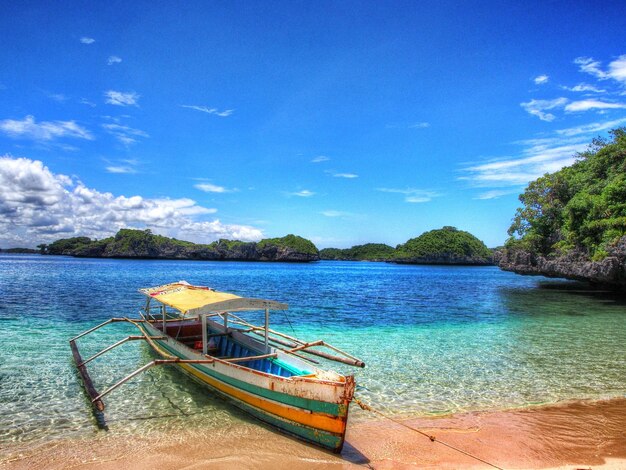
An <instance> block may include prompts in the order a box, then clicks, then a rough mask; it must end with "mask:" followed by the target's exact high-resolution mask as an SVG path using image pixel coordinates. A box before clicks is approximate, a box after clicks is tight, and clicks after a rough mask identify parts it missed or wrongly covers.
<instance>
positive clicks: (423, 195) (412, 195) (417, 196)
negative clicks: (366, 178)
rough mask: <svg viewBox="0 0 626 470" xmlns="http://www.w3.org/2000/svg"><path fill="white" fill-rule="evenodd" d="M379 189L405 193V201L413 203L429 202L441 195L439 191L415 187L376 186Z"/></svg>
mask: <svg viewBox="0 0 626 470" xmlns="http://www.w3.org/2000/svg"><path fill="white" fill-rule="evenodd" d="M376 190H377V191H382V192H384V193H398V194H404V201H405V202H411V203H419V202H428V201H431V200H432V199H433V198H434V197H437V196H439V194H438V193H436V192H434V191H429V190H426V189H415V188H407V189H395V188H376Z"/></svg>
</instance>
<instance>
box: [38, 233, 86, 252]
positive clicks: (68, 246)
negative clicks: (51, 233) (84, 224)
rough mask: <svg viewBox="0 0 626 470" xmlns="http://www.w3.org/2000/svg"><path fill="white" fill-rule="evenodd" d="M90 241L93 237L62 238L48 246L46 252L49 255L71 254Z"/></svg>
mask: <svg viewBox="0 0 626 470" xmlns="http://www.w3.org/2000/svg"><path fill="white" fill-rule="evenodd" d="M90 243H91V239H90V238H89V237H74V238H62V239H61V240H57V241H55V242H53V243H50V244H49V245H48V246H46V247H45V253H46V254H48V255H63V254H69V253H70V252H71V251H73V250H75V249H77V248H81V247H83V246H85V245H89V244H90ZM40 246H42V245H40Z"/></svg>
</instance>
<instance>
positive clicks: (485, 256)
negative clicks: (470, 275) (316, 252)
mask: <svg viewBox="0 0 626 470" xmlns="http://www.w3.org/2000/svg"><path fill="white" fill-rule="evenodd" d="M320 257H321V259H328V260H342V261H387V262H391V263H399V264H447V265H465V266H471V265H476V266H485V265H490V264H493V259H492V251H491V250H490V249H489V248H487V247H486V246H485V244H484V243H483V242H482V241H480V240H479V239H478V238H476V237H475V236H474V235H472V234H471V233H469V232H465V231H463V230H458V229H457V228H456V227H450V226H446V227H443V228H440V229H437V230H431V231H429V232H425V233H423V234H421V235H420V236H419V237H415V238H411V239H410V240H408V241H407V242H406V243H403V244H400V245H398V246H396V248H392V247H391V246H389V245H384V244H382V243H368V244H365V245H356V246H353V247H352V248H345V249H340V248H325V249H323V250H321V251H320Z"/></svg>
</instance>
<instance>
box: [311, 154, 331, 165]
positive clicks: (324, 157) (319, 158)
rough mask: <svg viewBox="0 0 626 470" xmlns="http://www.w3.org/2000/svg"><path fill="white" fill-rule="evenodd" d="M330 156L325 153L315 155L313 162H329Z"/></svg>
mask: <svg viewBox="0 0 626 470" xmlns="http://www.w3.org/2000/svg"><path fill="white" fill-rule="evenodd" d="M329 160H330V158H328V157H327V156H325V155H320V156H319V157H315V158H314V159H313V160H311V163H322V162H327V161H329Z"/></svg>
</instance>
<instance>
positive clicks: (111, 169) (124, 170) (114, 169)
mask: <svg viewBox="0 0 626 470" xmlns="http://www.w3.org/2000/svg"><path fill="white" fill-rule="evenodd" d="M106 170H107V172H108V173H120V174H129V173H137V170H136V169H135V168H133V167H132V166H128V165H122V166H107V167H106Z"/></svg>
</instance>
